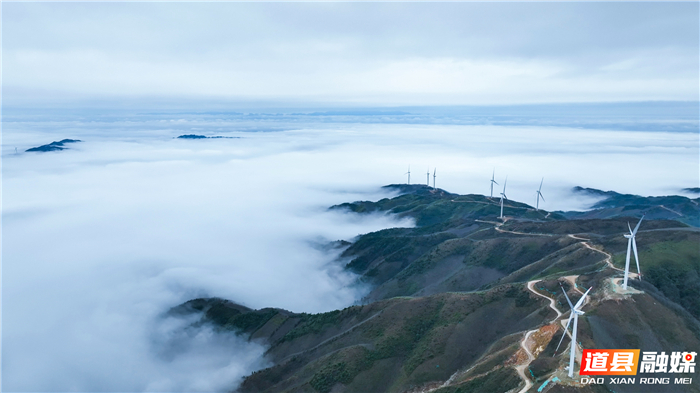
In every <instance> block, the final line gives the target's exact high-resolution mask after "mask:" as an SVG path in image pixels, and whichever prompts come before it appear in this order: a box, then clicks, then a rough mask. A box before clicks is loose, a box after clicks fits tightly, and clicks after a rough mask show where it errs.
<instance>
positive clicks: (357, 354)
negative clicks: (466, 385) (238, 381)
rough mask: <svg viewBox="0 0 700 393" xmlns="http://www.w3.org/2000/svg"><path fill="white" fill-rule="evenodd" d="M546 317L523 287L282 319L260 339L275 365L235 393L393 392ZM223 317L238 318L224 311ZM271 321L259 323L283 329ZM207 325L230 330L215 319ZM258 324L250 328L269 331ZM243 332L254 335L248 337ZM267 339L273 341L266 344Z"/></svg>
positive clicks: (466, 360)
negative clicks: (290, 322)
mask: <svg viewBox="0 0 700 393" xmlns="http://www.w3.org/2000/svg"><path fill="white" fill-rule="evenodd" d="M201 302H204V300H202V301H201ZM222 303H226V301H224V300H220V299H219V300H217V301H214V302H213V303H211V304H209V307H211V309H214V308H216V309H218V310H221V309H224V308H230V307H227V306H226V305H225V304H223V305H222ZM205 309H206V307H205ZM249 312H253V313H254V312H255V311H249ZM277 312H278V313H281V312H282V311H281V310H277ZM205 315H206V313H205ZM552 316H553V311H551V309H549V308H548V307H547V306H546V301H544V299H542V298H539V297H537V298H536V297H535V296H532V295H531V294H530V293H529V292H527V290H526V289H524V286H523V285H505V286H500V287H497V288H494V289H492V290H490V291H487V292H479V293H470V294H457V293H446V294H439V295H433V296H428V297H420V298H395V299H390V300H385V301H381V302H376V303H372V304H370V305H366V306H355V307H350V308H348V309H345V310H342V311H333V312H330V313H323V314H315V315H308V314H287V315H285V317H286V318H288V319H294V320H295V324H294V326H293V327H292V328H290V329H288V330H287V331H286V332H285V333H284V334H283V335H281V336H280V335H279V334H277V333H276V332H275V333H272V334H270V337H269V338H268V340H269V341H270V342H272V345H271V348H270V349H269V351H268V354H267V355H268V357H269V358H270V359H272V360H274V361H275V363H276V366H274V367H271V368H268V369H265V370H261V371H258V372H256V373H254V374H253V375H251V376H249V377H248V378H246V380H245V381H244V383H243V385H242V387H241V391H244V392H263V391H266V392H273V391H274V392H277V391H290V392H292V391H317V392H323V393H325V392H329V391H330V390H331V389H332V388H333V387H334V386H336V385H337V386H336V389H340V390H335V391H356V392H367V391H372V392H374V391H396V392H399V391H403V390H405V389H408V388H410V387H411V386H419V385H422V384H425V383H428V382H431V381H444V380H446V379H447V378H449V376H450V375H452V374H453V373H454V372H455V371H457V370H459V369H462V368H464V367H465V366H468V365H469V364H471V363H473V362H474V361H475V360H477V359H478V358H479V357H480V356H482V355H483V354H484V352H485V351H486V350H487V348H489V346H491V345H492V344H494V343H495V342H497V341H499V340H500V339H502V338H503V337H506V336H508V335H511V334H513V333H515V332H520V331H523V330H527V329H529V328H532V327H534V326H537V325H539V324H541V323H542V322H543V321H545V320H547V319H551V318H552ZM231 318H234V319H235V318H240V316H239V314H237V313H232V314H231ZM275 319H276V317H273V318H270V319H268V322H267V323H266V324H273V323H274V324H275V326H281V325H283V323H280V321H275ZM210 322H214V323H216V324H217V325H218V326H220V327H222V328H224V329H235V328H234V324H233V323H230V321H225V320H223V318H218V319H216V320H210ZM266 324H263V325H262V326H259V327H258V328H257V330H265V331H268V332H274V329H268V327H267V326H265V325H266ZM248 334H251V335H253V336H257V337H260V336H259V335H256V332H255V331H250V330H248ZM275 334H277V337H278V338H276V339H274V340H273V338H272V336H274V335H275Z"/></svg>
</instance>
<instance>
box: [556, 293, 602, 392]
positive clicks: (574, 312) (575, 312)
mask: <svg viewBox="0 0 700 393" xmlns="http://www.w3.org/2000/svg"><path fill="white" fill-rule="evenodd" d="M559 286H561V284H559ZM591 288H593V287H591ZM591 288H588V290H587V291H586V293H584V294H583V296H581V299H579V300H578V302H576V305H575V306H574V305H572V304H571V300H569V296H568V295H567V294H566V291H565V290H564V287H561V290H562V292H564V296H566V301H567V302H568V303H569V307H571V315H569V320H568V321H567V322H566V327H565V328H564V334H562V335H561V340H559V345H561V342H562V341H563V340H564V336H566V331H567V330H569V324H570V323H571V318H573V319H574V327H573V328H572V329H571V354H570V355H569V378H573V377H574V359H575V358H576V329H577V328H578V316H579V315H583V314H585V313H584V312H583V311H581V306H583V300H584V299H585V298H586V295H588V292H590V291H591ZM559 345H557V349H559ZM557 349H555V350H554V353H556V352H557Z"/></svg>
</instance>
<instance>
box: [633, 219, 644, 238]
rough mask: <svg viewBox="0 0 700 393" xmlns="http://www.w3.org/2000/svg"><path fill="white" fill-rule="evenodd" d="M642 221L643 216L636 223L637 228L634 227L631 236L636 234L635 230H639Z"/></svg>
mask: <svg viewBox="0 0 700 393" xmlns="http://www.w3.org/2000/svg"><path fill="white" fill-rule="evenodd" d="M643 219H644V215H642V218H640V219H639V222H638V223H637V226H636V227H634V232H632V234H633V235H636V234H637V229H639V225H641V223H642V220H643Z"/></svg>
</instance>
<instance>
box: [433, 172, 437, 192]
mask: <svg viewBox="0 0 700 393" xmlns="http://www.w3.org/2000/svg"><path fill="white" fill-rule="evenodd" d="M436 172H437V168H435V170H433V188H435V178H436V177H437V175H436V174H435V173H436Z"/></svg>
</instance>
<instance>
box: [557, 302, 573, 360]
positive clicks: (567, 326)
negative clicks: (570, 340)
mask: <svg viewBox="0 0 700 393" xmlns="http://www.w3.org/2000/svg"><path fill="white" fill-rule="evenodd" d="M573 316H574V312H573V311H572V312H571V315H569V321H567V322H566V327H565V328H564V332H563V333H562V335H561V339H560V340H559V344H557V348H556V349H555V350H554V353H557V350H558V349H559V346H560V345H561V342H562V341H564V337H566V332H567V330H569V324H570V323H571V318H573Z"/></svg>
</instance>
